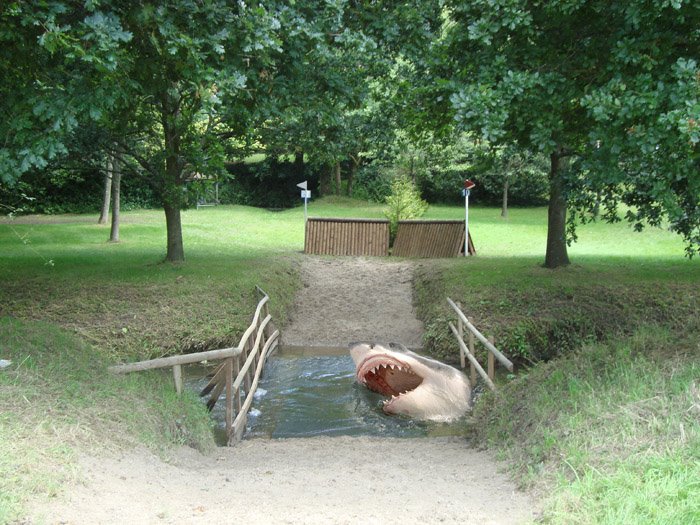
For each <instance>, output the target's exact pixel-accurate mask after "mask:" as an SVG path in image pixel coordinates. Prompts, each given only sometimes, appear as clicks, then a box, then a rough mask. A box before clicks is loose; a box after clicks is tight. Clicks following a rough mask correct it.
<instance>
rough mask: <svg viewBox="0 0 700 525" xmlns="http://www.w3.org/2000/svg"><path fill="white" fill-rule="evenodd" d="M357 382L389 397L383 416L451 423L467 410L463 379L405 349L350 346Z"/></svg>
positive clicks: (466, 388)
mask: <svg viewBox="0 0 700 525" xmlns="http://www.w3.org/2000/svg"><path fill="white" fill-rule="evenodd" d="M350 355H351V356H352V359H353V361H354V362H355V366H356V368H357V375H356V378H357V382H358V383H360V384H362V385H364V386H366V387H367V388H369V389H370V390H373V391H374V392H378V393H380V394H382V395H384V396H387V397H389V399H387V400H386V401H384V412H386V413H388V414H403V415H406V416H410V417H413V418H416V419H425V420H431V421H451V420H454V419H457V418H459V417H461V416H462V415H464V414H465V413H466V412H467V411H468V410H469V409H470V408H471V403H470V400H471V388H470V386H469V381H468V380H467V378H466V376H465V375H464V374H462V373H461V372H460V371H458V370H457V369H456V368H453V367H451V366H449V365H446V364H444V363H441V362H439V361H436V360H434V359H430V358H427V357H423V356H420V355H418V354H416V353H415V352H411V351H410V350H408V349H407V348H406V347H405V346H403V345H401V344H397V343H390V344H389V345H387V346H384V345H379V344H370V343H354V344H352V345H351V346H350Z"/></svg>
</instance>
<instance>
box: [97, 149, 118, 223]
mask: <svg viewBox="0 0 700 525" xmlns="http://www.w3.org/2000/svg"><path fill="white" fill-rule="evenodd" d="M113 169H114V168H113V166H112V156H111V155H109V156H107V167H106V169H105V177H104V183H103V188H104V191H103V193H102V211H101V212H100V218H99V219H97V224H107V216H108V215H109V201H110V200H112V170H113Z"/></svg>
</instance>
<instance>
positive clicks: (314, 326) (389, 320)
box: [282, 257, 423, 348]
mask: <svg viewBox="0 0 700 525" xmlns="http://www.w3.org/2000/svg"><path fill="white" fill-rule="evenodd" d="M412 278H413V266H412V264H411V263H409V262H390V261H387V260H386V259H365V258H351V257H343V258H340V257H336V258H326V257H307V258H305V259H304V265H303V266H302V279H303V282H304V288H303V289H302V290H301V292H300V293H299V295H298V296H297V300H296V304H295V308H294V314H293V316H292V322H291V324H290V326H287V327H286V328H285V329H284V332H283V334H282V341H283V343H284V344H286V345H295V346H297V345H309V346H347V345H348V344H349V343H351V342H354V341H378V342H381V341H385V342H390V341H394V342H399V343H403V344H404V345H406V346H408V347H409V348H416V347H420V346H421V338H422V336H423V325H422V324H421V322H420V321H419V320H418V319H416V317H415V314H414V309H413V298H412V286H411V281H412Z"/></svg>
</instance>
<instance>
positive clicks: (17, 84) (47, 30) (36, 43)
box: [0, 0, 284, 262]
mask: <svg viewBox="0 0 700 525" xmlns="http://www.w3.org/2000/svg"><path fill="white" fill-rule="evenodd" d="M269 4H270V7H269V8H267V7H263V6H261V5H258V4H243V3H231V2H227V1H225V0H209V1H206V2H199V1H195V0H189V1H188V0H169V1H159V2H129V1H120V0H105V1H102V2H77V1H36V2H22V3H20V2H17V3H15V4H13V5H12V6H10V8H9V9H7V10H6V11H4V12H3V18H2V19H0V38H2V39H3V40H4V41H5V42H7V43H8V44H9V48H10V51H6V52H5V53H4V54H3V55H2V56H0V61H2V63H3V64H5V63H11V57H10V56H6V55H11V53H12V50H16V51H17V53H18V54H19V57H20V59H21V60H20V62H19V66H13V67H12V68H11V69H10V72H11V77H10V78H8V79H4V80H5V81H4V82H3V85H2V88H5V89H3V92H5V91H6V92H10V93H11V94H12V98H11V99H9V103H7V102H4V103H3V108H2V109H3V112H4V113H5V118H6V119H8V121H9V122H11V123H14V124H11V125H10V126H8V130H7V131H6V133H7V137H9V138H10V140H9V141H8V140H6V141H5V147H4V148H3V150H2V152H0V168H2V169H3V178H4V179H5V180H11V179H12V178H16V177H17V176H18V175H19V174H21V173H22V171H26V170H27V169H31V168H32V167H37V168H42V167H44V166H45V165H46V164H47V162H48V161H49V160H50V159H51V158H52V157H55V156H56V155H59V154H62V153H65V152H66V150H67V144H68V140H67V138H66V136H67V135H68V134H69V133H70V132H71V131H73V130H75V129H76V128H77V127H78V126H79V125H80V123H81V121H82V122H85V121H87V120H90V121H92V123H93V124H94V125H95V126H96V129H97V130H99V131H98V133H97V135H99V137H100V138H101V139H103V140H101V141H96V143H95V147H98V146H99V144H100V143H102V144H109V148H110V149H114V150H116V153H119V154H121V155H122V159H123V161H124V163H125V164H126V165H127V166H130V167H131V169H132V171H134V172H136V171H138V172H141V173H143V174H145V175H146V176H147V177H148V178H149V181H150V182H151V183H152V185H153V187H154V188H155V189H156V190H157V191H158V193H159V195H160V196H161V199H162V203H163V208H164V210H165V217H166V227H167V255H166V260H168V261H172V262H178V261H182V260H184V248H183V242H182V226H181V222H180V210H181V208H182V207H183V205H184V195H185V191H184V185H185V183H186V180H187V179H188V177H190V176H191V175H192V174H193V173H198V172H200V173H205V174H207V175H211V174H214V173H216V172H217V171H220V170H222V168H223V161H224V159H223V147H222V145H221V143H222V141H224V140H226V139H227V138H230V137H232V136H236V135H238V134H241V133H243V130H244V129H245V125H246V122H245V118H246V115H247V114H248V113H249V107H250V106H251V105H252V104H254V102H255V100H256V98H257V97H258V96H259V95H260V93H261V92H263V90H261V89H260V84H261V83H262V82H264V75H263V74H262V73H263V72H264V70H265V67H267V64H268V61H269V52H270V50H272V49H275V48H277V47H278V46H279V39H278V37H277V32H278V31H279V30H280V27H281V24H280V20H279V18H280V17H281V16H283V15H284V8H279V9H278V6H277V5H276V4H274V3H269ZM13 25H15V26H17V27H19V28H22V32H21V34H19V35H14V36H13V35H12V34H11V27H12V26H13ZM2 88H0V89H2ZM15 99H18V101H19V103H18V104H16V105H13V104H12V101H14V100H15ZM47 129H48V131H49V133H48V134H45V132H46V130H47ZM42 133H44V134H42Z"/></svg>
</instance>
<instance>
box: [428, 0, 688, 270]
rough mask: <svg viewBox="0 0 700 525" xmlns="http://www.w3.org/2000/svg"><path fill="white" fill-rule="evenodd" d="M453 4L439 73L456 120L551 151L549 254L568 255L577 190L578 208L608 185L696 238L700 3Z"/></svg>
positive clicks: (638, 211)
mask: <svg viewBox="0 0 700 525" xmlns="http://www.w3.org/2000/svg"><path fill="white" fill-rule="evenodd" d="M445 5H446V22H445V25H444V34H443V38H442V39H441V40H440V42H439V44H438V45H437V46H436V50H437V56H438V58H439V59H438V61H437V65H435V66H434V69H433V71H434V72H440V73H441V76H442V80H441V81H438V83H437V86H438V87H439V88H440V89H442V90H443V93H450V92H451V97H450V102H451V106H452V107H451V110H452V111H453V112H454V117H455V119H456V121H457V123H458V124H459V125H460V126H463V127H464V128H466V129H476V130H478V132H479V133H480V134H481V135H482V136H483V137H484V138H486V139H488V140H489V141H490V142H491V143H494V144H498V143H501V144H509V143H519V144H521V145H522V146H524V147H527V148H530V149H534V150H540V151H542V152H544V153H545V154H546V155H548V156H549V158H550V202H549V225H548V235H547V249H546V256H545V266H547V267H550V268H554V267H558V266H562V265H566V264H568V263H569V258H568V254H567V235H566V225H567V208H568V202H569V201H570V200H571V199H574V200H575V201H576V204H577V206H578V207H577V210H578V211H579V212H580V211H581V210H582V209H588V208H590V207H592V206H593V203H594V200H595V199H593V198H582V196H591V195H595V196H600V195H601V192H602V191H604V193H605V197H606V203H607V204H608V205H609V207H610V209H611V210H612V209H614V207H615V205H616V203H618V202H625V203H627V204H630V205H633V206H634V209H633V211H631V212H630V215H629V217H630V218H631V219H633V220H636V221H637V222H638V223H639V224H641V222H642V221H651V222H652V223H657V224H658V222H659V221H660V220H661V218H662V217H666V218H667V219H668V220H669V221H670V226H671V228H672V229H674V230H676V231H678V232H679V233H681V234H682V235H683V236H684V237H685V239H686V241H687V242H688V250H689V252H690V253H692V252H694V251H696V250H697V249H698V240H699V239H698V226H699V225H700V211H699V209H698V201H699V198H698V196H699V195H700V191H699V188H698V184H699V183H698V178H699V177H698V155H697V153H698V150H697V144H698V130H697V129H696V122H697V119H698V102H697V100H698V78H700V77H699V76H698V75H699V74H700V73H699V70H698V64H697V62H696V61H695V60H696V58H697V57H698V56H700V48H699V43H700V31H699V30H698V28H699V27H700V5H699V4H698V3H697V2H691V1H682V0H674V1H663V2H649V1H647V0H630V1H628V2H607V1H603V0H594V1H580V0H553V1H549V2H541V1H534V0H474V1H471V2H458V1H448V2H446V3H445ZM586 170H588V171H586ZM608 216H609V217H613V216H616V215H615V214H614V213H610V214H609V215H608ZM579 217H580V214H579Z"/></svg>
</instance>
